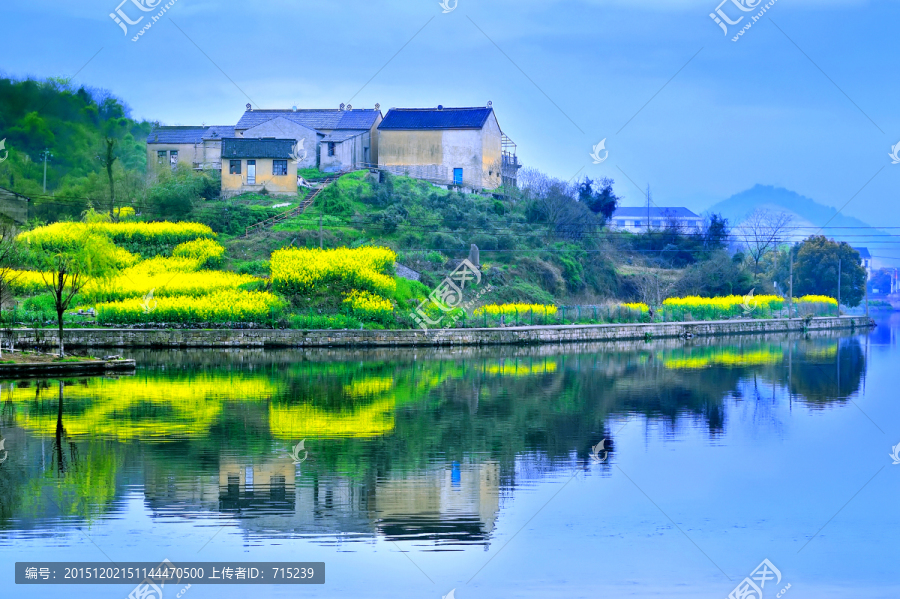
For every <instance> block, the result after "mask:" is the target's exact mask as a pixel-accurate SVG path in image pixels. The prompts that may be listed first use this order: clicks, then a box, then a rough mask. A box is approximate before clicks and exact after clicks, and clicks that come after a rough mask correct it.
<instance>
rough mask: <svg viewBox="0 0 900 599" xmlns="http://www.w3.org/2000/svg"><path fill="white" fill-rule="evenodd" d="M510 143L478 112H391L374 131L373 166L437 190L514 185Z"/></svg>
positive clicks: (487, 110) (492, 118) (488, 111)
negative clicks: (375, 153)
mask: <svg viewBox="0 0 900 599" xmlns="http://www.w3.org/2000/svg"><path fill="white" fill-rule="evenodd" d="M515 147H516V146H515V144H514V143H513V142H512V141H511V140H510V139H509V138H508V137H506V135H504V134H503V131H501V130H500V124H499V123H498V122H497V117H496V115H495V114H494V109H493V108H491V106H490V105H488V106H487V107H484V108H444V107H443V106H438V107H437V108H391V109H390V110H389V111H388V113H387V115H385V117H384V121H382V123H381V125H379V126H378V167H379V168H381V169H384V170H388V171H390V172H392V173H394V174H397V175H409V176H410V177H415V178H417V179H426V180H428V181H432V182H434V183H439V184H443V185H458V186H463V187H467V188H471V189H495V188H497V187H499V186H500V185H501V184H504V183H507V184H510V185H515V180H516V173H517V171H518V168H519V164H518V162H517V159H516V154H515Z"/></svg>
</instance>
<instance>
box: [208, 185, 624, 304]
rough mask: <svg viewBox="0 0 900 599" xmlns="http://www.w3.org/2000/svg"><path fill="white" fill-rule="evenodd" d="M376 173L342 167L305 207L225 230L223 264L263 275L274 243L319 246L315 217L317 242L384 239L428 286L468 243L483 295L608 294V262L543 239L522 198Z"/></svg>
mask: <svg viewBox="0 0 900 599" xmlns="http://www.w3.org/2000/svg"><path fill="white" fill-rule="evenodd" d="M309 174H310V173H305V175H309ZM374 177H375V176H374V175H370V174H369V173H368V171H357V172H354V173H349V174H347V175H344V176H343V177H342V178H341V179H339V180H338V181H337V182H336V183H334V184H332V186H331V189H330V190H329V191H326V192H323V194H321V195H320V196H319V198H317V201H316V203H315V204H314V205H313V206H310V207H309V208H307V210H306V211H305V212H304V213H303V214H301V215H299V216H297V217H294V218H291V219H288V220H286V221H283V222H281V223H278V224H277V225H275V226H274V227H272V228H271V229H268V230H266V231H263V232H261V233H258V234H254V235H252V236H250V237H249V238H241V237H231V238H227V237H223V239H222V241H223V242H224V243H225V245H226V247H227V248H228V256H229V257H230V259H229V262H228V264H227V267H228V268H231V269H233V270H236V271H238V272H250V273H254V274H265V271H266V262H265V261H266V260H267V259H268V257H269V255H270V254H271V252H272V251H274V250H276V249H278V248H281V247H286V246H290V245H294V246H301V247H304V246H305V247H318V245H319V221H320V218H321V222H322V227H323V234H322V238H323V244H324V247H326V248H328V247H338V246H350V247H356V246H360V245H364V244H371V245H385V246H389V247H391V248H393V249H394V250H396V251H397V252H398V254H399V261H400V263H401V264H403V265H405V266H408V267H410V268H413V269H414V270H417V271H419V272H421V273H422V275H423V278H422V282H423V283H424V284H425V285H426V286H427V287H428V288H430V287H433V286H434V285H435V284H437V283H438V282H439V281H440V280H441V279H443V278H444V277H445V276H446V275H447V273H448V272H449V271H450V270H452V268H453V266H454V263H453V262H452V261H451V260H452V259H461V258H464V257H466V256H467V255H468V249H469V244H471V243H475V244H477V245H478V247H479V248H480V249H481V262H482V265H483V269H482V270H483V271H484V273H485V277H486V279H487V281H488V282H490V283H491V284H492V286H493V287H494V289H495V290H494V291H493V292H492V293H491V294H489V295H487V296H485V298H484V299H485V300H488V301H497V302H507V301H508V302H538V303H552V302H562V303H565V302H570V301H580V302H590V301H595V300H598V299H600V298H604V297H611V296H613V295H615V293H616V290H617V276H616V273H615V270H614V268H613V266H612V264H611V263H610V262H609V261H608V259H606V258H605V255H604V254H603V253H587V252H585V251H584V250H586V249H595V248H596V245H592V244H595V242H592V241H581V242H559V241H552V242H548V240H547V228H546V225H543V224H533V223H529V222H528V220H527V218H526V211H525V206H524V205H522V204H521V203H514V202H509V201H505V200H501V199H498V198H495V197H493V196H489V195H486V196H483V195H477V194H460V193H458V192H455V191H448V190H444V189H440V188H436V187H434V186H432V185H431V184H429V183H427V182H424V181H419V180H416V179H411V178H408V177H392V178H391V179H390V181H389V182H388V183H378V182H377V180H376V179H375V178H374ZM307 178H311V177H307ZM239 201H240V200H239ZM286 201H289V200H288V199H284V198H276V197H270V198H268V200H265V199H260V197H258V196H257V197H256V198H254V200H253V204H254V205H255V206H258V207H259V208H262V207H263V205H264V204H266V202H268V205H269V206H271V205H274V204H278V203H284V202H286ZM289 209H290V208H284V209H283V210H289ZM397 299H400V298H397ZM323 301H325V300H323Z"/></svg>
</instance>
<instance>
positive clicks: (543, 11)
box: [0, 0, 900, 226]
mask: <svg viewBox="0 0 900 599" xmlns="http://www.w3.org/2000/svg"><path fill="white" fill-rule="evenodd" d="M118 1H119V0H100V1H95V0H85V1H82V2H73V3H59V2H51V1H49V0H30V1H28V2H24V1H19V0H15V1H10V0H6V2H4V4H3V7H2V8H0V11H2V15H3V18H2V19H0V40H2V47H3V51H2V53H3V59H2V61H0V69H2V71H4V72H5V74H7V75H12V76H25V75H32V76H35V77H46V76H64V77H68V76H72V75H73V74H75V73H76V72H77V73H78V74H77V76H75V82H76V83H83V84H85V85H91V86H95V87H102V88H107V89H109V90H111V91H112V92H113V93H115V94H116V95H118V96H119V97H121V98H123V99H124V100H126V101H127V103H128V104H129V105H130V106H131V108H132V110H133V113H134V116H136V117H139V118H141V117H142V118H147V119H151V120H160V121H161V122H163V123H165V124H173V125H174V124H196V123H201V122H202V123H206V124H233V123H235V122H236V121H237V119H238V118H239V117H240V115H241V113H242V111H243V109H244V105H245V104H246V103H248V102H252V103H253V104H254V105H255V106H259V107H262V108H289V107H290V106H291V105H297V106H298V107H306V108H320V107H337V106H338V105H339V104H340V103H341V102H345V103H347V102H349V103H351V104H352V105H353V106H355V107H371V106H373V105H374V104H375V103H376V102H378V103H380V104H381V107H382V110H383V111H386V110H387V109H388V108H390V107H392V106H397V107H401V106H403V107H412V106H436V105H438V104H443V105H445V106H479V105H484V104H485V103H486V102H487V101H488V100H491V101H492V102H493V105H494V108H495V109H496V111H497V116H498V118H499V120H500V124H501V126H502V128H503V129H504V132H505V133H507V135H509V136H510V137H511V138H512V139H513V140H514V141H515V142H516V143H517V144H518V146H519V156H520V159H521V161H522V162H523V163H525V164H526V165H528V166H535V167H538V168H540V169H542V170H544V171H547V172H549V173H551V174H553V175H555V176H558V177H562V178H569V177H571V176H573V175H575V174H576V173H580V174H587V175H588V176H591V177H600V176H609V177H612V178H614V179H615V180H616V188H617V191H618V192H619V193H620V194H622V195H624V196H625V202H624V203H625V204H633V205H636V204H639V203H640V201H641V192H640V191H639V189H638V187H640V188H644V187H645V186H646V185H647V184H648V183H649V184H650V186H651V189H652V191H653V196H654V200H655V201H656V202H657V203H658V204H660V205H685V206H688V207H690V208H693V209H695V210H703V209H705V208H706V207H708V206H710V205H712V204H713V203H715V202H716V201H719V200H722V199H725V198H727V197H729V196H730V195H732V194H733V193H736V192H739V191H742V190H744V189H747V188H749V187H751V186H753V185H754V184H756V183H761V184H768V185H775V186H782V187H786V188H789V189H791V190H794V191H797V192H798V193H801V194H803V195H806V196H809V197H811V198H813V199H815V200H817V201H819V202H821V203H823V204H827V205H830V206H834V207H836V208H840V207H841V206H843V205H844V204H846V203H847V202H848V201H849V204H848V205H847V206H846V208H844V212H845V213H846V214H848V215H851V216H856V217H858V218H861V219H862V220H865V221H867V222H869V223H871V224H874V225H879V226H892V225H893V226H900V203H898V202H897V189H898V185H897V183H898V181H900V164H897V165H893V164H891V159H890V158H889V157H888V154H889V152H890V151H891V146H893V145H894V144H896V143H898V142H900V116H898V109H897V105H898V102H900V79H898V78H897V76H896V75H897V73H898V72H900V68H898V67H900V53H898V52H897V50H896V39H897V36H896V23H897V22H898V21H900V3H898V2H896V1H877V2H867V1H862V0H859V1H853V0H846V1H845V0H817V1H815V2H813V1H810V0H777V1H776V2H775V3H774V5H773V6H771V7H770V8H769V9H768V11H767V12H766V13H765V14H764V15H763V16H762V18H761V19H759V21H758V22H756V23H755V24H754V25H753V26H752V27H751V28H750V29H749V30H747V31H746V32H745V33H744V35H743V36H742V37H740V38H739V41H737V42H733V41H731V37H732V35H734V34H735V33H736V32H737V30H738V29H739V28H740V27H741V26H743V25H744V24H745V23H746V22H747V21H749V19H750V17H749V15H754V14H756V12H757V11H758V10H759V9H761V6H762V5H764V4H765V1H760V0H727V2H726V4H725V5H722V10H723V11H724V12H725V13H726V14H727V15H728V16H729V17H730V18H731V19H732V20H734V19H736V18H737V17H738V16H739V15H746V16H745V18H744V20H743V21H742V22H741V23H739V24H738V25H736V26H731V27H730V28H729V31H730V34H729V35H728V36H725V35H723V32H722V30H721V29H720V28H719V27H718V26H717V25H716V24H715V23H714V22H713V21H712V19H711V18H710V16H709V14H710V13H711V12H713V11H714V10H715V8H716V6H717V4H718V0H668V1H666V0H644V1H636V0H566V1H562V0H560V1H553V0H549V1H544V2H525V1H512V0H498V1H494V2H475V1H474V0H458V3H457V5H456V8H455V9H453V10H452V11H451V12H448V13H443V12H442V8H441V6H440V5H439V3H438V1H437V0H415V1H409V0H405V1H403V2H400V1H395V0H384V1H381V2H362V1H355V0H345V1H342V2H309V1H306V0H291V1H284V0H270V1H267V2H260V3H251V2H236V1H232V0H219V1H216V2H212V1H209V0H176V2H175V3H174V5H173V6H172V7H171V8H170V9H169V10H168V11H167V12H166V13H165V15H163V17H162V18H161V19H160V20H159V21H158V22H157V23H155V24H154V25H153V26H152V27H151V28H150V29H149V30H147V31H146V32H145V34H144V35H143V36H142V37H140V38H139V40H138V41H137V42H132V41H131V37H132V36H133V35H134V34H135V33H136V32H137V30H138V29H139V28H140V26H141V25H143V24H145V23H146V22H147V21H148V20H149V17H145V18H144V20H143V21H142V22H141V23H140V24H139V25H135V26H130V28H129V35H127V36H126V35H124V34H123V32H122V30H121V29H120V28H119V27H118V26H117V25H116V24H115V23H114V22H113V20H112V19H111V18H110V17H109V14H110V13H111V12H113V11H114V10H115V9H116V7H117V4H118ZM141 1H143V2H145V3H149V4H151V5H154V4H155V3H156V2H158V1H159V0H127V1H126V3H125V4H123V5H122V11H123V12H125V14H127V15H129V17H130V18H131V19H132V20H135V19H136V18H137V17H138V16H139V15H141V14H148V15H152V14H155V12H149V13H142V12H141V11H139V10H138V9H137V8H136V7H135V5H134V4H133V3H132V2H141ZM741 1H743V2H744V3H745V4H750V5H753V6H756V4H757V3H758V4H759V6H758V7H757V8H756V9H755V10H753V11H752V12H742V11H740V10H739V9H738V8H737V7H736V5H735V4H734V2H741ZM448 2H450V6H452V0H448ZM163 4H165V3H164V2H163V3H162V4H160V6H159V7H157V9H159V8H161V6H162V5H163ZM101 48H102V50H101ZM98 51H99V53H98ZM95 54H96V56H95V57H94V58H93V60H90V59H91V57H92V56H94V55H95ZM89 60H90V61H89ZM86 63H87V64H86ZM604 138H605V139H606V148H607V149H608V150H609V157H608V158H607V159H606V161H605V162H603V163H602V164H593V163H592V160H591V158H590V157H589V152H590V151H591V146H593V145H594V144H596V143H597V142H599V141H600V140H601V139H604ZM873 177H874V178H873ZM632 181H633V183H632ZM854 196H855V197H854ZM851 198H853V199H852V201H851Z"/></svg>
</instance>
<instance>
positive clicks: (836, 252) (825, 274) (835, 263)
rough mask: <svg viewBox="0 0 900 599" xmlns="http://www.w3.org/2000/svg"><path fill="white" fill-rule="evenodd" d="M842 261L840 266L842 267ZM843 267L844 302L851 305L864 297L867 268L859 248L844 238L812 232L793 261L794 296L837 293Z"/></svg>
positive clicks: (857, 303)
mask: <svg viewBox="0 0 900 599" xmlns="http://www.w3.org/2000/svg"><path fill="white" fill-rule="evenodd" d="M839 265H840V267H839ZM839 271H840V276H841V279H840V285H841V303H842V304H844V305H847V306H850V307H851V308H852V307H854V306H858V305H859V303H860V302H861V301H862V299H863V297H865V284H866V269H865V268H863V266H862V259H861V258H860V257H859V252H857V251H856V250H854V249H853V248H852V247H850V246H849V245H847V244H846V243H845V242H840V243H838V242H836V241H833V240H831V239H828V238H827V237H825V236H824V235H813V236H812V237H810V238H809V239H807V240H805V241H804V242H803V243H801V244H800V247H799V248H798V250H797V261H796V263H795V264H794V296H795V297H796V296H801V295H827V296H830V297H835V296H837V290H838V272H839Z"/></svg>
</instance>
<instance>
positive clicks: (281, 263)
mask: <svg viewBox="0 0 900 599" xmlns="http://www.w3.org/2000/svg"><path fill="white" fill-rule="evenodd" d="M396 260H397V254H395V253H394V251H393V250H391V249H389V248H383V247H361V248H355V249H351V248H337V249H333V250H321V249H305V248H288V249H283V250H277V251H275V252H272V260H271V263H270V268H271V273H272V283H273V285H274V287H275V289H276V290H278V291H280V292H281V293H284V294H287V295H293V294H312V293H321V292H323V291H325V290H326V289H329V288H330V289H331V290H333V291H343V292H347V291H351V290H360V291H371V292H373V293H377V294H380V295H390V294H391V293H393V291H394V290H395V289H396V285H397V284H396V282H395V281H394V279H393V277H392V276H390V274H389V273H390V270H391V268H392V267H393V264H394V262H396Z"/></svg>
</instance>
